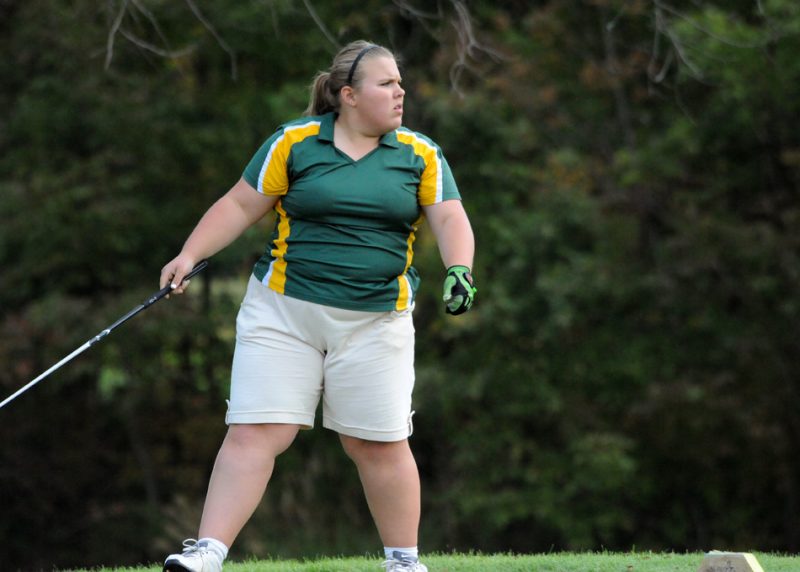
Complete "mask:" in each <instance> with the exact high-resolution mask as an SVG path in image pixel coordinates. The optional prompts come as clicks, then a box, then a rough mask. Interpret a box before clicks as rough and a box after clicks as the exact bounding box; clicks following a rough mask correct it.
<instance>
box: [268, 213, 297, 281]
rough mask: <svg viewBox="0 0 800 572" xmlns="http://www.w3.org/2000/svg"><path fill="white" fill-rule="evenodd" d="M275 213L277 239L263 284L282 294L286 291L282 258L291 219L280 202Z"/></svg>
mask: <svg viewBox="0 0 800 572" xmlns="http://www.w3.org/2000/svg"><path fill="white" fill-rule="evenodd" d="M275 211H276V212H277V213H278V215H280V219H279V220H280V222H279V223H278V237H277V238H276V239H275V242H274V243H273V246H274V248H273V249H272V251H271V254H272V256H273V257H274V260H273V261H272V263H271V264H270V265H269V270H268V271H267V274H266V276H264V280H263V282H264V284H266V285H267V286H269V287H270V288H271V289H273V290H275V291H276V292H278V293H279V294H283V293H284V292H285V290H286V259H285V258H284V257H285V255H286V249H287V248H288V243H287V239H288V238H289V234H291V232H292V229H291V224H290V223H291V217H289V216H288V215H287V214H286V211H285V210H284V208H283V205H282V204H281V201H278V202H277V204H276V205H275Z"/></svg>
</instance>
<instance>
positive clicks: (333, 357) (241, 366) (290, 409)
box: [225, 276, 414, 441]
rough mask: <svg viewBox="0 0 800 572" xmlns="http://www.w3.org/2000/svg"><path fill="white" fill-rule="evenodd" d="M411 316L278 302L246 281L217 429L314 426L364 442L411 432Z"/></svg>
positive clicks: (294, 301) (273, 294) (274, 295)
mask: <svg viewBox="0 0 800 572" xmlns="http://www.w3.org/2000/svg"><path fill="white" fill-rule="evenodd" d="M413 387H414V324H413V320H412V317H411V310H406V311H403V312H359V311H353V310H344V309H341V308H333V307H331V306H322V305H320V304H314V303H312V302H306V301H303V300H298V299H296V298H291V297H289V296H284V295H283V294H278V293H277V292H274V291H273V290H271V289H270V288H268V287H267V286H265V285H263V284H261V283H260V282H259V281H258V280H257V279H256V278H255V277H252V276H251V278H250V283H249V284H248V286H247V293H246V294H245V297H244V301H243V302H242V306H241V308H240V310H239V315H238V317H237V319H236V350H235V352H234V356H233V368H232V372H231V398H230V401H229V402H228V414H227V416H226V418H225V422H226V423H228V424H237V423H291V424H298V425H301V426H302V427H303V428H306V429H310V428H312V427H313V426H314V417H315V413H316V409H317V405H318V404H319V400H320V397H321V398H322V415H323V419H322V424H323V426H324V427H326V428H328V429H332V430H334V431H336V432H338V433H341V434H344V435H349V436H352V437H358V438H361V439H367V440H370V441H401V440H403V439H405V438H407V437H408V436H409V435H410V434H411V431H412V426H411V415H412V414H413V413H412V411H411V391H412V389H413Z"/></svg>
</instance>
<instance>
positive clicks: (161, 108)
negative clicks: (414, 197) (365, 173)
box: [0, 0, 800, 569]
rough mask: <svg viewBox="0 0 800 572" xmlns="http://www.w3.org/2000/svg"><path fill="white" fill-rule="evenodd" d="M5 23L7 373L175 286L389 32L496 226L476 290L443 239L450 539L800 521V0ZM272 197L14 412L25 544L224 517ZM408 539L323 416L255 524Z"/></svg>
mask: <svg viewBox="0 0 800 572" xmlns="http://www.w3.org/2000/svg"><path fill="white" fill-rule="evenodd" d="M0 32H2V33H0V48H1V49H2V52H3V53H4V54H6V55H7V56H8V57H6V58H3V59H2V60H1V61H0V73H1V74H2V77H3V83H2V87H0V105H2V107H3V109H4V110H5V113H3V114H2V115H1V116H0V268H2V271H1V272H0V361H2V363H3V364H5V366H6V367H3V368H2V369H0V389H2V391H3V393H4V394H9V393H11V392H12V391H13V390H15V389H16V388H18V387H20V386H22V385H24V383H26V382H27V381H29V380H30V379H31V378H33V377H34V376H35V375H37V374H38V373H39V372H41V371H43V370H45V369H46V368H47V367H49V366H50V365H51V364H53V363H54V362H56V361H58V360H59V359H60V358H61V357H63V356H64V355H66V354H67V353H68V352H69V351H70V350H71V349H72V348H75V347H77V346H79V345H80V344H81V343H82V342H84V341H85V340H86V339H87V338H90V337H91V336H93V335H94V334H96V333H97V332H98V331H100V330H102V329H103V328H104V327H105V326H106V325H107V324H109V323H111V322H112V321H113V320H114V319H116V317H118V316H119V315H121V314H122V313H124V312H126V311H127V310H128V309H130V308H131V307H133V306H135V305H136V304H138V303H139V302H140V301H141V300H143V299H144V298H145V297H146V296H147V295H148V294H149V293H151V292H152V291H153V290H154V289H155V287H156V286H157V284H156V282H157V280H156V278H157V275H158V270H159V268H160V267H161V265H162V264H163V263H164V262H166V260H168V259H169V258H170V257H171V256H172V255H174V253H175V252H176V251H177V249H178V248H179V247H180V244H181V241H182V240H183V239H184V237H185V236H186V235H187V233H188V232H189V231H190V230H191V228H192V226H193V224H194V223H195V221H196V220H197V219H198V218H199V217H200V215H201V214H202V212H203V211H204V210H205V209H206V208H207V207H208V206H209V205H210V204H211V203H212V202H213V201H214V200H215V199H216V197H218V196H219V195H221V194H222V193H223V192H224V191H225V190H226V189H227V188H228V187H229V186H230V185H231V184H232V183H233V182H234V181H235V180H236V179H237V178H238V177H239V174H240V172H241V170H242V168H243V166H244V164H245V162H246V161H247V159H248V158H249V157H250V155H251V154H252V152H253V151H254V150H255V149H256V148H257V147H258V145H259V144H260V143H261V142H262V141H263V139H264V138H266V136H267V135H268V134H269V133H270V132H271V131H272V130H273V129H274V128H275V127H276V126H277V125H278V124H280V123H281V122H283V121H285V120H287V119H289V118H292V117H294V116H296V115H298V114H299V113H300V112H301V111H302V109H304V107H305V101H306V97H307V87H308V83H309V80H310V78H311V77H312V76H313V74H314V72H315V71H316V70H317V69H319V68H322V67H324V66H326V65H327V63H328V61H329V59H330V55H331V54H332V53H333V52H334V51H335V49H336V46H338V45H343V44H344V43H346V42H347V41H350V40H353V39H357V38H362V37H364V38H368V39H372V40H375V41H378V42H381V43H384V44H386V45H388V46H390V47H392V48H393V49H395V51H396V52H397V53H398V55H399V56H400V57H401V59H402V63H403V65H402V68H401V69H402V72H403V75H404V85H405V86H406V87H407V91H408V94H407V104H406V108H407V110H408V111H407V115H406V123H407V124H408V125H409V126H410V127H412V128H414V129H417V130H420V131H423V132H425V133H426V134H428V135H430V136H431V137H433V138H434V139H435V140H436V141H437V142H438V143H440V144H441V145H442V147H443V148H444V150H445V154H446V156H447V158H448V161H449V162H450V164H451V166H452V168H453V170H454V172H455V175H456V178H457V180H458V183H459V187H460V189H461V191H462V194H463V195H464V200H465V205H466V207H467V209H468V211H469V213H470V215H471V219H472V222H473V226H474V228H475V232H476V236H477V240H478V257H477V260H476V264H475V269H474V274H475V277H476V279H477V284H478V288H479V293H478V300H477V304H476V307H475V309H474V311H472V312H470V313H469V314H466V315H464V316H461V317H459V318H452V317H448V316H445V315H444V313H443V312H442V308H441V303H440V300H439V279H440V277H441V273H442V269H441V262H440V261H439V259H438V253H437V251H436V247H435V244H434V243H433V240H432V237H431V236H430V233H426V232H423V233H422V236H421V237H420V239H419V241H418V242H417V244H418V248H417V254H416V261H417V262H416V263H417V265H418V266H419V268H420V270H421V273H422V275H423V289H422V291H421V292H420V293H419V296H418V302H417V307H416V311H415V320H416V324H417V336H418V338H417V391H416V400H415V408H416V410H417V416H416V417H415V421H416V433H415V435H414V437H413V438H412V444H413V447H414V449H415V450H416V452H417V458H418V462H419V464H420V468H421V472H422V475H423V484H424V504H425V506H424V519H423V530H422V537H421V543H422V547H423V548H424V549H426V550H432V549H440V550H447V549H451V548H458V549H478V550H484V551H494V550H516V551H522V552H531V551H544V550H550V549H597V548H601V547H604V548H610V549H628V548H630V547H632V546H636V547H637V548H648V549H671V550H683V549H691V550H695V549H711V548H730V549H759V550H779V551H794V550H797V549H798V546H799V545H800V535H798V530H800V526H799V525H798V522H797V519H798V516H797V515H798V514H800V506H798V498H800V491H798V484H800V463H799V462H798V460H797V457H796V455H795V451H797V450H798V448H800V422H798V416H797V415H796V411H795V409H796V404H797V403H798V391H800V387H799V386H798V379H799V378H798V375H797V371H798V362H797V357H796V356H797V355H798V353H799V352H798V349H800V348H798V341H797V336H796V335H795V332H794V329H795V324H797V323H798V318H799V317H800V303H798V300H797V296H796V295H795V292H794V290H795V285H796V283H797V281H798V277H800V231H798V229H800V224H799V223H800V200H799V199H798V196H799V195H798V184H799V183H800V136H798V134H797V130H796V129H795V126H796V125H797V123H798V116H800V97H799V96H800V93H798V91H799V90H800V63H799V62H798V60H797V58H796V54H797V53H798V49H800V45H798V44H800V9H798V7H797V6H796V3H795V2H794V1H793V0H761V1H759V2H749V1H748V2H705V3H697V2H680V1H677V0H676V1H674V2H665V1H663V0H658V1H655V2H645V1H643V0H635V1H623V0H587V1H586V2H583V3H581V4H580V8H579V9H576V4H575V3H573V2H567V1H565V0H547V1H543V2H536V3H531V2H516V1H515V2H503V3H500V4H497V3H491V2H483V1H470V2H462V1H457V0H450V1H447V2H445V1H443V0H442V1H439V2H436V3H422V2H410V1H406V0H394V1H392V2H387V1H383V2H381V1H378V0H367V1H366V2H358V3H356V2H350V1H347V2H337V3H332V2H329V3H323V2H305V1H304V2H292V1H288V0H274V1H266V0H265V1H260V2H249V3H243V2H232V1H228V0H225V1H217V2H213V3H211V2H206V3H201V2H199V1H197V0H194V1H192V0H186V1H185V2H165V1H160V0H150V1H145V0H116V1H114V0H111V1H109V2H106V3H100V4H98V3H94V2H86V1H77V2H43V1H42V0H29V1H28V2H14V1H11V2H5V3H0ZM269 226H270V221H265V222H264V223H261V224H259V225H258V226H256V227H255V228H253V229H251V230H250V231H248V232H247V233H246V234H245V236H244V237H242V238H241V239H240V240H239V241H238V242H237V243H236V244H235V245H233V246H231V247H229V248H228V249H227V250H225V251H224V252H223V253H221V254H219V255H218V256H217V257H215V258H214V260H213V261H212V264H211V266H210V268H209V270H208V271H207V272H206V273H205V275H204V276H203V277H202V278H201V279H198V280H197V282H198V283H197V284H195V285H194V287H193V288H192V289H191V290H190V292H191V294H190V295H188V296H186V297H182V298H177V299H174V300H171V301H169V302H163V303H160V304H159V305H156V306H154V307H153V308H152V309H150V310H148V312H147V313H146V314H145V315H143V316H141V317H140V318H137V319H136V320H134V321H131V322H130V323H128V324H126V325H125V326H124V328H123V329H120V330H119V331H118V332H115V333H114V334H113V335H112V336H110V337H109V338H108V339H107V340H106V341H105V342H104V343H103V344H102V345H99V346H97V347H96V348H93V349H92V350H91V352H87V353H86V354H84V355H82V356H81V357H80V358H78V359H76V360H75V361H74V362H72V363H70V364H69V366H68V367H65V368H63V369H61V370H59V371H58V372H57V373H56V374H55V375H53V376H52V377H51V378H49V379H48V380H47V381H46V382H44V383H43V384H41V385H40V386H37V388H36V389H35V390H34V391H31V392H30V393H28V394H26V395H25V396H24V397H23V398H20V399H19V400H18V401H15V402H14V403H13V404H12V405H10V406H8V407H7V408H4V409H3V410H2V411H0V418H2V420H3V430H2V434H3V445H4V446H3V448H2V450H1V451H0V488H2V490H3V499H4V503H3V504H4V509H3V512H2V515H3V516H2V517H0V531H1V532H2V533H3V535H4V538H6V545H7V546H8V548H9V552H8V555H7V562H8V563H9V566H11V567H12V568H14V567H20V568H26V569H28V568H38V567H52V566H74V565H81V566H91V565H96V564H101V563H105V564H114V565H123V564H129V563H136V562H140V561H145V560H157V559H159V558H160V557H161V556H162V554H163V553H164V552H165V551H167V550H173V549H174V546H175V545H176V544H175V543H176V542H178V541H179V540H180V539H181V538H182V537H185V536H191V535H192V534H194V532H193V531H194V530H195V527H196V524H197V520H198V517H199V510H200V507H201V505H202V499H203V496H204V493H205V486H206V482H207V477H208V474H209V471H210V467H211V465H212V463H213V458H214V454H215V452H216V449H217V447H218V445H219V442H220V439H221V437H222V435H223V434H224V431H225V427H224V424H223V414H224V407H225V403H224V399H225V396H226V394H227V387H228V373H229V371H228V370H229V363H230V358H231V351H232V343H233V322H234V318H235V314H236V311H237V305H238V302H239V300H240V298H241V295H242V294H243V291H244V285H245V280H246V276H247V274H248V272H249V268H250V266H251V264H252V262H253V261H254V259H255V258H256V257H257V256H258V254H259V253H260V251H261V249H262V248H263V247H264V242H265V239H266V236H267V232H268V229H269ZM378 543H379V540H378V538H377V535H376V534H375V532H374V531H373V529H372V525H371V520H370V517H369V513H368V511H367V509H366V505H365V503H364V501H363V498H362V493H361V490H360V485H359V482H358V478H357V476H356V474H355V471H354V470H353V469H352V468H351V467H350V466H349V465H348V461H347V460H346V458H345V457H344V455H343V453H342V452H341V451H340V447H339V445H338V441H337V439H335V437H334V436H333V435H332V434H330V433H328V432H325V431H322V430H317V431H313V432H304V433H303V434H302V435H301V436H300V438H299V439H298V441H297V442H296V444H295V445H294V446H293V448H292V449H291V450H290V451H289V452H288V453H286V454H285V455H284V456H282V457H281V458H280V459H279V461H278V469H277V472H276V475H275V477H274V479H273V482H272V484H271V486H270V491H269V492H268V494H267V498H266V500H265V502H264V503H263V505H262V507H261V508H260V509H259V511H258V512H257V513H256V515H255V516H254V518H253V520H252V522H251V523H250V524H249V525H248V527H247V528H246V529H245V531H244V532H243V534H242V537H241V539H240V541H239V542H238V543H237V546H236V547H235V549H234V556H236V555H238V556H244V555H247V554H256V555H265V554H273V555H301V554H308V553H309V552H314V553H317V552H328V553H331V554H336V553H362V552H363V551H365V550H367V551H371V550H374V549H376V547H377V546H378ZM41 546H48V547H49V548H48V550H46V551H42V550H36V549H35V548H36V547H41Z"/></svg>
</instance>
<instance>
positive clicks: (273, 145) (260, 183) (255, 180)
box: [242, 129, 290, 195]
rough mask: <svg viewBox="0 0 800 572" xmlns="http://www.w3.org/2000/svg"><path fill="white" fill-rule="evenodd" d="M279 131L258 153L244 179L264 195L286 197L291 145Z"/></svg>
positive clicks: (243, 175)
mask: <svg viewBox="0 0 800 572" xmlns="http://www.w3.org/2000/svg"><path fill="white" fill-rule="evenodd" d="M287 143H288V141H287V140H286V137H285V136H284V130H283V129H279V130H278V131H276V132H275V133H274V134H273V135H272V136H271V137H270V138H269V139H267V140H266V141H265V142H264V144H263V145H261V147H260V148H259V149H258V151H256V153H255V155H253V158H252V159H250V162H249V163H248V164H247V166H246V167H245V169H244V173H242V178H244V180H245V181H247V182H248V183H249V184H250V185H251V186H252V187H253V188H254V189H256V190H257V191H258V192H259V193H262V194H264V195H285V194H286V192H287V191H288V190H289V174H288V168H287V161H288V159H289V151H290V145H288V144H287Z"/></svg>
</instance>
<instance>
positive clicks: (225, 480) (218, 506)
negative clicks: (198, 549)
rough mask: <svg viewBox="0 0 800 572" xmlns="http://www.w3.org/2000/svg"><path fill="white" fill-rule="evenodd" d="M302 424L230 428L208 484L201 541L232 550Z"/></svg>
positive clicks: (201, 525)
mask: <svg viewBox="0 0 800 572" xmlns="http://www.w3.org/2000/svg"><path fill="white" fill-rule="evenodd" d="M299 429H300V426H299V425H284V424H276V423H267V424H257V425H231V426H230V427H229V428H228V434H227V435H226V436H225V440H224V441H223V443H222V446H221V447H220V450H219V453H218V455H217V460H216V462H215V463H214V470H213V472H212V473H211V479H210V481H209V484H208V494H207V495H206V502H205V506H204V507H203V517H202V519H201V521H200V534H199V536H198V538H215V539H217V540H219V541H221V542H222V543H224V544H225V545H226V546H228V547H230V546H231V545H232V544H233V541H234V540H235V539H236V536H237V535H238V534H239V532H240V531H241V530H242V528H243V527H244V525H245V523H246V522H247V521H248V519H249V518H250V516H252V514H253V512H254V511H255V509H256V507H257V506H258V504H259V502H260V501H261V498H262V497H263V496H264V491H265V490H266V488H267V483H268V482H269V479H270V477H271V476H272V469H273V468H274V466H275V457H277V456H278V455H280V454H281V453H283V452H284V451H285V450H286V449H287V448H288V447H289V445H291V444H292V441H293V440H294V438H295V436H296V435H297V432H298V430H299Z"/></svg>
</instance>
